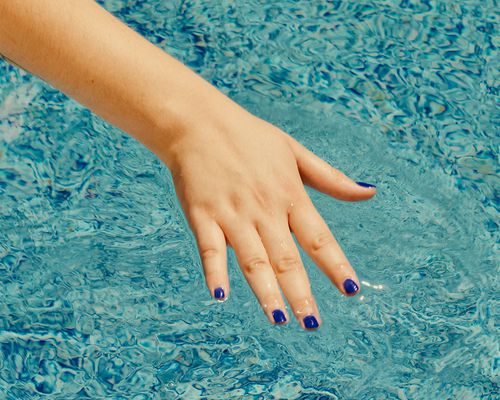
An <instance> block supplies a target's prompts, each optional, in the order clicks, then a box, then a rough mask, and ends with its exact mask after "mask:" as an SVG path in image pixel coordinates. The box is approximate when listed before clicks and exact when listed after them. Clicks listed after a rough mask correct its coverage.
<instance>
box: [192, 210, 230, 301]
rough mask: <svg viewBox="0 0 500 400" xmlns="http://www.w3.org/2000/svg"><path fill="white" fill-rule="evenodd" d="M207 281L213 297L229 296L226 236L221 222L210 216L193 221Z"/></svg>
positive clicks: (218, 298)
mask: <svg viewBox="0 0 500 400" xmlns="http://www.w3.org/2000/svg"><path fill="white" fill-rule="evenodd" d="M192 229H193V233H194V235H195V237H196V242H197V244H198V252H199V254H200V258H201V263H202V265H203V272H204V274H205V281H206V283H207V286H208V290H209V291H210V294H211V295H212V297H214V298H215V299H216V300H218V301H225V300H226V299H227V298H228V296H229V278H228V275H227V252H226V238H225V236H224V232H222V229H221V228H220V226H219V224H217V222H215V221H214V220H212V219H211V218H209V217H198V218H197V219H196V220H194V221H192Z"/></svg>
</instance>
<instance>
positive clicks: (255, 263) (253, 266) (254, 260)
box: [241, 256, 268, 274]
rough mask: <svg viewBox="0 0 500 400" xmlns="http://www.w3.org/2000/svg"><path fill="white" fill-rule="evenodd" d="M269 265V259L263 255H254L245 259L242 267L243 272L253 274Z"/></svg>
mask: <svg viewBox="0 0 500 400" xmlns="http://www.w3.org/2000/svg"><path fill="white" fill-rule="evenodd" d="M267 265H268V262H267V260H266V259H265V258H264V257H262V256H253V257H250V258H248V259H246V260H245V261H243V263H242V265H241V267H242V269H243V272H244V273H245V274H253V273H255V272H258V271H260V270H262V269H264V268H266V267H267Z"/></svg>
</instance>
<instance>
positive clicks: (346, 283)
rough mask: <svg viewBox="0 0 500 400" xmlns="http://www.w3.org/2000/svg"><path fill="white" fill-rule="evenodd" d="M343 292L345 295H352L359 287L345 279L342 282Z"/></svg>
mask: <svg viewBox="0 0 500 400" xmlns="http://www.w3.org/2000/svg"><path fill="white" fill-rule="evenodd" d="M344 290H345V292H346V293H347V294H353V293H356V292H357V291H358V290H359V287H358V285H357V284H356V282H354V281H353V280H352V279H346V280H345V281H344Z"/></svg>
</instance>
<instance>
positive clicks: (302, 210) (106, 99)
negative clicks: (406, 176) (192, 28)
mask: <svg viewBox="0 0 500 400" xmlns="http://www.w3.org/2000/svg"><path fill="white" fill-rule="evenodd" d="M0 53H1V54H3V55H4V56H5V57H6V58H8V59H9V60H11V61H12V62H14V63H15V64H17V65H19V66H21V67H22V68H24V69H26V70H27V71H30V72H31V73H33V74H35V75H37V76H39V77H40V78H42V79H44V80H45V81H47V82H48V83H50V84H51V85H52V86H54V87H56V88H58V89H59V90H61V91H63V92H64V93H66V94H67V95H68V96H70V97H72V98H74V99H76V100H77V101H79V102H80V103H82V104H83V105H85V106H86V107H88V108H89V109H91V110H92V111H93V112H95V113H96V114H97V115H99V116H101V117H102V118H103V119H105V120H107V121H109V122H110V123H112V124H114V125H116V126H117V127H119V128H121V129H122V130H123V131H125V132H127V133H128V134H130V135H132V136H134V137H135V138H136V139H138V140H139V141H140V142H142V143H143V144H144V145H145V146H147V147H148V148H149V149H150V150H151V151H153V152H154V153H155V154H156V155H157V156H158V157H159V158H160V159H161V160H162V161H163V162H164V163H165V164H166V165H167V167H168V168H169V169H170V171H171V172H172V176H173V179H174V183H175V188H176V193H177V196H178V198H179V200H180V203H181V205H182V208H183V210H184V213H185V215H186V218H187V220H188V222H189V225H190V227H191V229H192V231H193V233H194V235H195V237H196V241H197V245H198V250H199V253H200V258H201V261H202V265H203V269H204V273H205V278H206V283H207V286H208V289H209V290H210V293H211V294H212V296H213V295H214V290H215V289H216V288H218V287H222V288H223V289H224V291H225V294H226V296H225V299H227V297H228V295H229V292H230V286H229V280H228V275H227V260H226V246H228V245H229V246H231V247H233V249H234V250H235V253H236V255H237V258H238V263H239V265H240V267H241V270H242V272H243V274H244V276H245V278H246V279H247V281H248V283H249V285H250V286H251V288H252V290H253V292H254V293H255V295H256V297H257V299H258V301H259V303H260V305H261V306H262V309H263V310H264V312H265V314H266V316H267V317H268V319H269V321H270V322H271V323H274V319H273V316H272V312H273V310H275V309H281V310H282V311H283V312H284V313H285V315H286V318H287V321H290V316H289V314H288V312H287V311H286V307H285V303H284V298H283V295H284V297H285V298H286V299H287V300H288V303H289V304H290V306H291V308H292V310H293V313H294V315H295V317H296V318H297V320H298V321H299V323H300V324H301V326H302V327H305V326H304V322H303V318H304V317H305V316H307V315H314V316H315V317H316V318H317V320H318V323H319V324H320V325H321V318H320V315H319V311H318V307H317V304H316V301H315V300H314V297H313V295H312V293H311V288H310V284H309V279H308V277H307V274H306V271H305V269H304V266H303V263H302V261H301V259H300V256H299V252H298V249H297V247H296V245H295V242H294V240H293V236H292V232H293V234H295V237H296V239H297V241H298V242H299V244H300V245H301V246H302V247H303V249H304V250H305V251H306V252H307V253H308V254H309V255H310V256H311V258H312V259H313V260H314V262H315V263H316V264H317V265H318V266H319V267H320V268H321V270H322V271H323V272H324V273H325V274H326V275H327V276H328V278H330V279H331V281H332V282H333V283H334V284H335V285H336V286H337V288H338V289H339V290H340V291H341V292H342V293H343V294H346V293H345V291H344V288H343V282H344V281H345V279H347V278H350V279H352V280H353V281H354V282H356V284H357V285H358V287H361V285H360V283H359V280H358V278H357V276H356V273H355V272H354V270H353V268H352V267H351V265H350V263H349V261H348V260H347V258H346V256H345V254H344V252H343V251H342V249H341V247H340V246H339V244H338V243H337V241H336V240H335V238H334V236H333V235H332V233H331V232H330V230H329V228H328V226H327V224H326V223H325V222H324V220H323V219H322V218H321V216H320V214H319V213H318V211H317V210H316V208H315V207H314V205H313V204H312V202H311V200H310V198H309V196H308V195H307V193H306V191H305V188H304V184H306V185H309V186H311V187H313V188H315V189H317V190H319V191H321V192H323V193H326V194H328V195H330V196H332V197H335V198H337V199H340V200H346V201H359V200H367V199H369V198H371V197H373V196H374V195H375V189H374V188H364V187H361V186H359V185H357V184H356V183H355V182H354V181H352V180H351V179H349V178H348V177H347V176H345V175H344V174H343V173H342V172H340V171H338V170H336V169H335V168H333V167H331V166H330V165H329V164H327V163H326V162H325V161H323V160H322V159H320V158H318V157H317V156H315V155H314V154H313V153H312V152H310V151H309V150H307V149H306V148H305V147H304V146H302V145H301V144H300V143H298V142H297V141H295V140H294V139H293V138H291V137H290V136H289V135H288V134H287V133H285V132H283V131H282V130H280V129H279V128H278V127H276V126H274V125H272V124H270V123H268V122H266V121H264V120H262V119H260V118H258V117H256V116H255V115H252V114H251V113H249V112H248V111H246V110H245V109H243V108H242V107H241V106H239V105H238V104H236V103H235V102H234V101H232V100H231V99H230V98H228V97H227V96H225V95H224V94H223V93H222V92H220V91H218V90H217V89H216V88H215V87H214V86H212V85H211V84H209V83H208V82H206V81H205V80H204V79H203V78H201V77H200V76H199V75H197V74H196V73H195V72H193V71H192V70H191V69H189V68H188V67H186V66H184V65H183V64H182V63H181V62H179V61H177V60H176V59H174V58H173V57H171V56H170V55H168V54H167V53H165V52H164V51H163V50H161V49H159V48H157V47H155V46H154V45H153V44H151V43H150V42H148V41H147V40H146V39H144V38H143V37H141V36H140V35H139V34H137V33H136V32H134V31H133V30H132V29H130V28H129V27H127V26H126V25H125V24H123V23H122V22H121V21H120V20H118V19H117V18H115V17H114V16H113V15H112V14H110V13H108V12H107V11H106V10H104V9H103V8H102V7H100V6H99V5H98V4H97V3H95V2H94V1H91V0H65V1H60V0H44V1H39V0H0ZM280 289H281V291H282V293H283V295H282V294H281V292H280ZM358 293H359V292H358ZM346 295H347V294H346Z"/></svg>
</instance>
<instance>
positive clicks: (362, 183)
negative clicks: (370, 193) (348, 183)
mask: <svg viewBox="0 0 500 400" xmlns="http://www.w3.org/2000/svg"><path fill="white" fill-rule="evenodd" d="M356 183H357V184H358V185H359V186H361V187H364V188H368V189H371V188H376V186H375V185H372V184H371V183H366V182H356Z"/></svg>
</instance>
